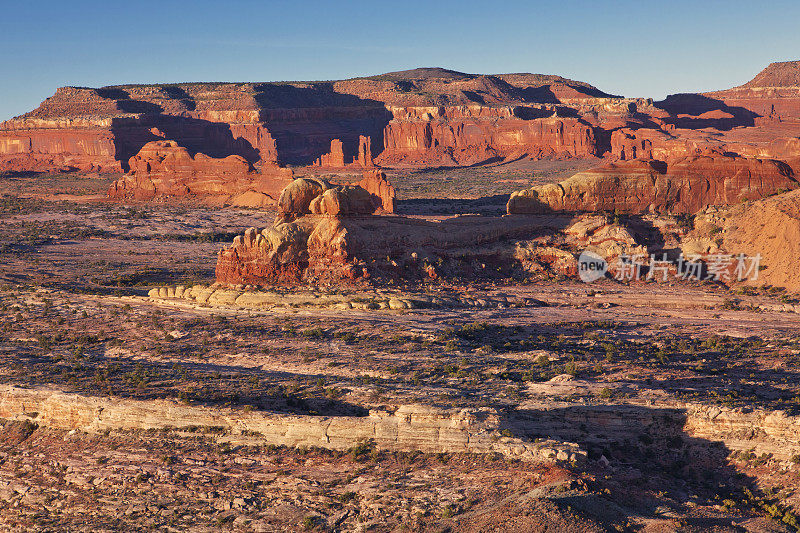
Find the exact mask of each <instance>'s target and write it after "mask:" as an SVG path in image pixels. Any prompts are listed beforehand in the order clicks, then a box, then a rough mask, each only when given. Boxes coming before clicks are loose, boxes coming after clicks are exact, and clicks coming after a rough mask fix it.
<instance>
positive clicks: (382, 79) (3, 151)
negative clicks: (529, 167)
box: [0, 69, 625, 172]
mask: <svg viewBox="0 0 800 533" xmlns="http://www.w3.org/2000/svg"><path fill="white" fill-rule="evenodd" d="M616 100H618V98H617V97H614V96H612V95H608V94H606V93H603V92H602V91H599V90H598V89H596V88H594V87H592V86H591V85H588V84H586V83H582V82H577V81H574V80H567V79H565V78H561V77H559V76H544V75H538V74H503V75H479V74H464V73H458V72H454V71H446V70H444V69H418V70H414V71H406V72H395V73H389V74H386V75H379V76H372V77H365V78H356V79H351V80H342V81H336V82H330V81H326V82H285V83H180V84H169V85H158V84H155V85H120V86H111V87H103V88H85V87H64V88H60V89H58V90H57V91H56V93H55V94H54V95H53V96H52V97H50V98H48V99H46V100H45V101H44V102H42V104H41V105H40V106H39V107H38V108H37V109H35V110H33V111H31V112H29V113H26V114H24V115H22V116H20V117H17V118H15V119H12V120H9V121H6V122H4V123H2V124H0V170H30V169H42V170H43V171H44V170H74V169H78V170H100V171H114V172H119V171H120V170H123V171H124V170H127V162H128V159H129V158H130V157H132V156H134V155H136V154H137V153H138V152H139V150H141V148H142V147H143V146H144V145H145V144H147V143H148V142H151V141H156V140H159V139H172V140H174V141H176V142H178V144H180V145H181V146H184V147H186V148H187V149H188V150H189V151H190V152H191V153H198V152H199V153H204V154H207V155H209V156H211V157H215V158H223V157H226V156H229V155H239V156H242V157H244V158H245V159H246V160H247V161H248V162H249V163H251V164H258V163H261V162H271V163H277V162H281V163H285V164H291V165H311V164H313V163H314V162H315V161H316V162H317V164H319V165H321V166H330V167H339V166H349V165H350V164H351V163H350V158H351V157H352V158H353V161H354V163H353V165H354V166H358V167H361V168H370V167H371V166H372V165H373V158H377V156H378V155H379V154H380V153H381V152H383V151H387V150H388V151H389V152H390V154H388V155H387V157H386V158H385V159H386V161H387V162H389V163H391V162H393V161H398V162H399V163H400V164H413V165H418V166H419V165H421V166H425V165H434V166H435V165H439V164H441V163H442V161H444V162H445V163H447V164H450V165H461V164H472V163H473V162H474V160H476V159H478V160H480V159H485V158H486V157H488V158H494V157H496V156H495V154H498V155H499V157H504V155H505V154H516V153H519V154H530V155H531V156H534V157H538V156H540V155H552V154H563V155H565V156H568V157H581V156H582V154H587V153H595V152H597V151H598V149H597V147H596V146H594V145H593V141H592V139H591V138H587V134H586V133H585V132H584V131H583V129H585V127H586V126H584V128H579V129H578V131H575V132H572V131H571V130H572V129H574V128H573V126H572V122H574V121H575V120H578V118H579V117H581V116H587V117H588V116H589V115H591V116H592V117H598V116H601V117H602V116H605V114H604V113H605V112H604V111H603V109H605V108H608V107H609V102H614V101H616ZM611 107H613V105H612V106H611ZM556 108H560V109H562V111H565V112H566V113H567V115H569V117H564V119H563V122H564V125H563V126H555V127H556V129H558V128H561V127H563V129H564V138H563V139H560V138H559V136H560V135H561V134H560V133H559V132H558V131H555V132H553V133H552V134H550V133H548V131H547V130H550V129H551V128H552V127H553V126H552V125H551V124H549V123H548V122H547V121H542V119H547V118H549V117H550V116H551V115H552V114H553V113H554V111H556ZM431 109H436V110H437V111H434V112H429V111H430V110H431ZM515 109H520V110H521V111H520V112H519V113H517V112H516V111H513V110H515ZM426 110H427V111H426ZM622 113H623V114H624V113H625V111H622ZM612 114H613V113H612ZM424 117H431V119H432V118H433V117H436V119H435V120H429V119H425V118H424ZM592 120H593V119H592ZM425 121H427V122H430V123H431V124H430V125H429V126H430V129H431V134H430V137H431V138H432V143H433V145H435V146H440V147H441V150H439V151H442V152H443V153H444V154H445V155H442V154H440V153H439V151H437V150H436V149H434V148H435V146H431V145H427V146H426V145H425V143H424V142H422V143H420V142H418V139H415V140H409V139H405V140H404V139H402V138H401V137H402V136H403V135H411V136H415V137H416V136H419V135H422V136H423V137H424V135H425V133H424V131H422V132H420V131H417V129H416V128H419V127H420V125H418V124H416V123H417V122H425ZM538 122H542V123H541V124H539V125H536V123H538ZM601 122H602V121H601ZM390 123H391V125H389V124H390ZM409 123H410V124H413V125H408V124H409ZM404 124H406V126H403V125H404ZM587 124H588V123H587ZM592 127H594V126H592ZM422 128H423V130H424V129H425V127H424V126H422ZM154 129H155V130H158V131H160V132H162V133H163V135H158V134H156V133H154ZM537 130H542V131H537ZM385 132H386V133H387V135H384V133H385ZM487 135H488V137H491V138H483V137H486V136H487ZM537 137H541V138H540V139H538V140H537V139H536V138H537ZM379 139H383V141H384V142H380V141H378V140H379ZM387 139H388V144H387ZM515 139H516V140H515ZM574 139H580V140H578V141H575V140H574ZM332 140H338V141H341V143H343V146H334V147H333V150H331V151H330V152H329V150H330V148H331V141H332ZM532 141H533V144H531V143H532ZM376 143H377V144H376ZM584 145H585V146H584ZM487 146H488V148H486V147H487ZM339 148H342V149H341V150H340V149H339ZM348 150H353V152H352V153H347V154H345V153H344V152H346V151H348ZM420 150H421V151H422V152H425V151H427V152H428V153H427V154H426V153H420ZM451 154H452V155H451ZM484 156H486V157H484Z"/></svg>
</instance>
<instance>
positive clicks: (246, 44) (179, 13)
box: [0, 0, 800, 120]
mask: <svg viewBox="0 0 800 533" xmlns="http://www.w3.org/2000/svg"><path fill="white" fill-rule="evenodd" d="M798 26H800V2H797V1H784V0H770V1H769V2H752V1H749V2H746V1H739V0H725V1H722V0H705V1H704V0H694V1H686V0H661V1H658V2H654V1H650V0H636V1H626V0H620V1H614V0H592V1H582V0H580V1H578V0H576V1H571V0H560V1H549V2H537V1H527V2H526V1H508V2H503V1H491V0H481V1H477V2H476V1H472V0H459V1H449V0H448V1H437V0H428V1H424V2H420V1H416V0H404V1H393V2H381V1H379V0H372V1H368V2H360V1H359V2H355V1H353V2H348V1H338V2H333V1H317V0H295V1H282V0H272V1H270V0H262V1H255V0H253V1H244V0H216V1H213V2H211V1H206V0H184V1H173V0H158V1H152V0H131V1H122V0H119V1H117V0H105V1H103V2H96V1H82V0H71V1H65V0H36V1H33V0H30V1H20V0H0V73H1V74H0V120H4V119H7V118H10V117H12V116H15V115H18V114H21V113H24V112H26V111H29V110H31V109H33V108H34V107H36V106H37V105H38V103H39V102H41V101H42V100H43V99H44V98H46V97H48V96H50V95H52V94H53V92H55V89H56V88H57V87H59V86H64V85H80V86H90V87H96V86H102V85H112V84H121V83H150V82H183V81H273V80H320V79H341V78H348V77H353V76H360V75H368V74H378V73H381V72H388V71H394V70H404V69H409V68H414V67H421V66H426V67H429V66H440V67H445V68H450V69H454V70H460V71H465V72H472V73H489V74H496V73H505V72H536V73H544V74H560V75H562V76H566V77H569V78H573V79H578V80H582V81H586V82H589V83H591V84H593V85H595V86H597V87H598V88H600V89H602V90H604V91H607V92H610V93H614V94H621V95H624V96H648V97H653V98H657V99H658V98H663V97H664V96H665V95H667V94H670V93H675V92H695V91H706V90H714V89H724V88H729V87H732V86H735V85H740V84H742V83H744V82H746V81H748V80H749V79H750V78H752V77H753V76H754V75H755V74H756V73H757V72H758V71H760V70H761V69H762V68H763V67H765V66H766V65H767V64H768V63H770V62H772V61H787V60H792V59H800V31H798V29H797V28H798Z"/></svg>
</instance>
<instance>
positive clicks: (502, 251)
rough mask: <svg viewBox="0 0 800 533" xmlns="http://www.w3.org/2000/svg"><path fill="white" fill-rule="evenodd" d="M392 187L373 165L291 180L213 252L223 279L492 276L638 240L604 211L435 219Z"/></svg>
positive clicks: (521, 272)
mask: <svg viewBox="0 0 800 533" xmlns="http://www.w3.org/2000/svg"><path fill="white" fill-rule="evenodd" d="M393 200H394V190H393V188H392V187H391V186H390V185H389V184H388V182H386V180H385V178H384V177H383V176H382V175H381V174H380V173H379V172H376V171H372V172H367V173H365V177H364V179H363V180H362V181H361V182H359V185H355V186H352V185H335V184H331V183H328V182H326V181H324V180H318V179H309V178H301V179H297V180H295V181H293V182H292V183H291V184H290V185H289V186H288V187H287V188H286V189H285V190H284V191H283V192H282V193H281V196H280V199H279V201H278V217H277V219H276V221H275V223H274V224H273V225H272V227H269V228H265V229H263V230H261V231H259V230H257V229H256V228H250V229H248V230H247V231H246V232H245V233H244V235H241V236H237V237H235V238H234V240H233V244H232V245H231V246H230V247H227V248H225V249H223V250H221V251H220V252H219V255H218V258H217V267H216V276H217V282H219V283H221V284H226V285H242V284H249V285H259V286H271V285H293V284H297V283H323V284H324V283H335V284H340V283H352V282H356V281H365V280H386V279H393V280H394V279H407V280H414V281H419V280H421V279H436V278H440V277H447V278H460V277H465V278H470V279H474V278H497V277H508V276H523V277H527V276H533V275H537V276H538V275H548V274H569V275H574V274H576V272H577V261H576V258H575V255H574V254H573V252H572V251H570V250H573V249H575V248H577V247H581V248H585V247H587V246H590V247H592V249H593V250H594V251H595V252H596V253H599V254H600V255H601V256H602V257H605V258H607V259H612V258H614V257H616V256H618V255H619V254H621V253H634V252H636V253H639V252H643V251H644V249H643V248H642V247H641V246H640V244H639V243H638V242H637V241H636V239H635V238H634V237H633V236H632V235H631V234H630V233H629V232H628V231H627V230H625V229H624V228H622V227H620V226H618V225H616V224H609V222H608V221H607V220H606V219H605V217H578V219H574V217H572V216H570V215H566V216H539V217H535V216H534V217H481V216H458V217H454V218H451V219H447V220H444V221H441V222H433V221H428V220H421V219H416V218H405V217H397V216H376V215H377V214H380V213H384V214H385V213H387V212H390V211H391V207H392V206H393Z"/></svg>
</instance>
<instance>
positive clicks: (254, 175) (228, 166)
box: [108, 141, 292, 207]
mask: <svg viewBox="0 0 800 533" xmlns="http://www.w3.org/2000/svg"><path fill="white" fill-rule="evenodd" d="M128 166H129V168H130V171H129V172H128V173H127V174H125V176H123V177H122V178H120V179H119V180H117V181H116V182H114V184H113V185H112V186H111V188H110V189H109V192H108V194H109V197H110V198H112V199H115V200H152V199H156V198H158V199H161V200H168V199H170V198H185V197H192V198H196V199H200V200H206V201H208V200H211V201H214V202H218V203H229V204H233V205H242V206H249V207H262V206H265V205H272V204H275V203H276V201H277V199H278V195H279V194H280V191H281V190H282V189H283V188H284V187H285V186H286V185H287V184H289V183H290V182H291V181H292V171H291V170H289V169H284V168H279V167H277V166H271V165H262V166H261V169H260V171H256V170H255V169H254V168H253V167H252V165H251V164H250V163H249V162H248V161H247V160H246V159H245V158H243V157H242V156H238V155H231V156H228V157H225V158H222V159H216V158H213V157H209V156H207V155H205V154H202V153H197V154H195V155H192V154H190V153H189V151H188V150H187V149H186V148H184V147H182V146H179V145H178V143H176V142H175V141H152V142H149V143H147V144H146V145H144V146H143V147H142V149H141V150H140V151H139V153H138V154H136V155H135V156H133V157H131V158H130V160H129V161H128Z"/></svg>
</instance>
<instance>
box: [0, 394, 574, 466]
mask: <svg viewBox="0 0 800 533" xmlns="http://www.w3.org/2000/svg"><path fill="white" fill-rule="evenodd" d="M0 417H1V418H5V419H20V420H33V422H35V423H36V424H39V425H41V426H44V427H51V428H58V429H67V430H71V429H79V430H82V431H87V432H101V431H104V430H105V431H109V430H148V429H161V430H169V429H180V428H189V427H193V428H197V427H206V428H222V430H223V431H226V432H230V433H231V436H230V438H227V439H226V440H227V441H228V442H242V443H243V444H250V443H252V442H253V441H254V440H257V441H260V442H263V443H264V444H273V445H277V446H303V447H307V448H308V447H320V448H327V449H333V450H347V449H350V448H352V447H354V446H356V445H357V444H360V443H364V442H372V443H373V444H374V445H375V446H376V448H378V449H381V450H398V451H422V452H428V453H442V452H448V453H454V452H455V453H500V454H502V455H504V456H507V457H509V458H514V459H521V460H524V461H532V462H555V461H564V462H569V461H573V462H583V461H585V460H586V457H587V454H586V452H585V451H584V450H581V449H580V448H579V447H578V446H577V445H575V444H571V443H562V442H556V441H552V440H546V441H540V442H537V443H533V442H530V441H524V440H522V439H519V438H515V437H508V436H502V435H501V434H500V431H499V429H500V427H499V426H500V418H499V416H498V414H497V413H496V412H494V411H492V410H489V409H484V410H470V409H461V410H440V409H436V408H433V407H427V406H423V405H403V406H400V407H399V408H398V409H397V410H396V411H395V412H394V413H391V412H387V411H377V410H375V411H370V414H369V416H365V417H355V416H340V417H326V416H300V415H281V414H275V413H262V412H242V411H236V410H233V409H230V408H224V409H212V408H207V407H194V406H187V405H182V404H179V403H177V402H172V401H165V400H156V401H137V400H125V399H119V398H93V397H86V396H80V395H77V394H68V393H63V392H59V391H54V390H48V389H20V388H17V387H12V386H3V387H2V388H1V389H0Z"/></svg>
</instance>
